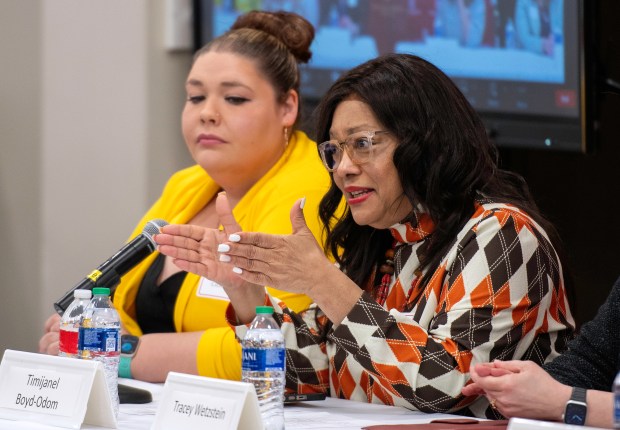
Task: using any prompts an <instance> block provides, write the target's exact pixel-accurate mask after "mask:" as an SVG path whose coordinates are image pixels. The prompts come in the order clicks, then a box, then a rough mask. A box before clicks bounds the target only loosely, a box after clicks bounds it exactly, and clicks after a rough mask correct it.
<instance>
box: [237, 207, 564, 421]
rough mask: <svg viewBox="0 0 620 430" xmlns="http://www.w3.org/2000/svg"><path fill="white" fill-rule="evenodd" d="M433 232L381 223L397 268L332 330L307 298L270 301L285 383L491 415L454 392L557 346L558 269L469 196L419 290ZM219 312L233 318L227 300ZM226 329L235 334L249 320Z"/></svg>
mask: <svg viewBox="0 0 620 430" xmlns="http://www.w3.org/2000/svg"><path fill="white" fill-rule="evenodd" d="M433 228H434V227H433V224H432V222H431V221H430V218H429V217H428V216H426V215H425V214H418V215H416V219H415V220H414V221H413V222H410V223H406V224H398V225H395V226H393V227H392V228H391V229H390V230H391V232H392V235H393V236H394V239H395V240H396V241H397V246H396V251H395V260H396V261H395V266H396V267H395V269H396V272H395V274H394V275H393V276H392V279H391V282H390V285H389V290H388V294H387V297H386V300H385V303H384V305H379V304H378V303H377V301H375V299H374V298H373V295H372V294H371V293H370V292H369V291H366V292H364V293H363V295H362V297H361V298H360V299H359V301H358V302H357V303H356V304H355V306H354V307H353V309H352V310H351V311H350V313H349V314H348V315H347V317H346V318H345V319H344V321H342V323H341V324H340V325H338V326H337V327H332V326H331V324H329V322H328V321H327V318H326V317H325V315H324V314H323V313H322V312H321V310H320V309H318V307H317V306H316V305H315V304H313V305H312V306H311V307H310V308H309V309H308V310H307V311H305V312H303V313H301V314H296V313H294V312H291V311H290V310H289V309H288V308H287V307H286V305H285V304H284V303H282V302H280V301H279V300H278V299H277V298H275V297H269V300H270V301H271V303H272V305H273V306H274V309H275V310H276V312H275V316H276V318H277V319H278V322H279V324H280V325H281V328H282V331H283V332H284V336H285V340H286V346H287V355H286V360H287V361H286V365H287V369H286V383H287V390H290V391H294V392H299V393H310V392H323V393H327V394H328V395H330V396H333V397H340V398H344V399H351V400H357V401H362V402H372V403H382V404H387V405H396V406H404V407H406V408H409V409H417V410H421V411H425V412H453V413H460V414H465V415H475V416H479V417H482V416H489V417H494V416H495V411H493V410H492V409H491V408H490V407H489V404H488V402H487V400H486V398H484V397H480V398H477V397H469V398H466V397H464V396H463V395H462V394H461V388H462V387H463V386H464V385H465V384H466V383H467V382H468V381H469V379H470V378H469V373H468V371H469V367H470V365H472V364H475V363H478V362H487V361H491V360H494V359H500V360H510V359H523V360H533V361H535V362H537V363H543V362H545V361H547V360H550V359H552V358H554V357H555V356H557V355H558V354H559V353H560V352H562V351H563V350H564V349H565V345H566V343H567V341H568V340H569V338H570V337H571V335H572V333H573V328H574V320H573V317H572V315H571V313H570V310H569V307H568V301H567V297H566V291H565V288H564V282H563V277H562V267H561V265H560V262H559V259H558V256H557V255H556V253H555V250H554V249H553V247H552V245H551V243H550V242H549V240H548V238H547V236H546V234H545V232H544V231H543V230H542V229H541V228H540V227H539V226H538V225H537V224H536V223H535V222H534V221H533V220H532V219H531V218H529V217H528V216H527V215H526V214H525V213H523V212H522V211H520V210H519V209H517V208H516V207H514V206H511V205H504V204H495V203H490V202H486V203H485V202H480V203H478V204H477V205H476V211H475V213H474V214H473V216H472V217H471V219H470V220H469V221H468V222H467V224H466V225H465V226H464V228H463V229H462V230H461V231H460V232H459V234H458V236H457V239H456V241H455V243H454V245H453V246H452V247H451V249H450V250H449V252H448V253H447V254H446V255H445V256H444V258H443V259H442V260H441V263H440V265H439V267H438V268H437V270H435V272H434V273H432V274H430V276H431V278H430V281H429V282H428V283H426V284H425V286H424V287H423V288H422V287H418V282H417V281H418V279H419V278H420V275H424V272H420V270H419V266H420V261H419V259H418V255H419V254H420V251H421V250H422V249H423V247H424V246H425V245H424V244H425V243H426V241H425V238H427V237H428V236H429V235H430V234H431V233H432V231H433ZM416 289H418V290H419V291H418V290H416ZM227 318H228V321H229V323H230V324H231V325H232V326H235V324H236V323H235V321H236V316H235V315H234V310H233V308H232V306H229V308H228V311H227ZM234 328H235V331H236V334H237V337H238V338H240V339H242V338H243V336H244V334H245V331H246V329H247V327H246V326H236V327H234Z"/></svg>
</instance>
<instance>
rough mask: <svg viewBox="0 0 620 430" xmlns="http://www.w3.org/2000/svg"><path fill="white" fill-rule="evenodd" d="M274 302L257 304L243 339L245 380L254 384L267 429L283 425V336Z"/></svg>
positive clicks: (280, 429)
mask: <svg viewBox="0 0 620 430" xmlns="http://www.w3.org/2000/svg"><path fill="white" fill-rule="evenodd" d="M272 314H273V308H272V307H271V306H257V307H256V317H255V318H254V321H252V324H251V325H250V328H249V330H248V332H247V333H246V335H245V337H244V339H243V342H242V350H243V353H242V357H243V358H242V366H241V367H242V370H241V373H242V377H241V378H242V381H243V382H250V383H252V384H254V388H255V389H256V395H257V396H258V405H259V407H260V411H261V416H262V419H263V425H264V427H265V430H283V429H284V384H285V373H286V372H285V370H286V369H285V348H284V336H283V335H282V332H281V331H280V327H279V326H278V324H277V323H276V321H275V320H274V319H273V316H272Z"/></svg>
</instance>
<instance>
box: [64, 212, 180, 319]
mask: <svg viewBox="0 0 620 430" xmlns="http://www.w3.org/2000/svg"><path fill="white" fill-rule="evenodd" d="M167 224H168V223H167V222H166V221H164V220H161V219H153V220H151V221H149V222H147V223H146V225H145V226H144V228H143V229H142V233H140V234H139V235H138V236H136V237H135V238H134V239H133V240H131V241H130V242H128V243H127V244H126V245H125V246H123V247H122V248H121V249H120V250H119V251H118V252H117V253H116V254H114V255H113V256H112V257H110V258H108V259H107V260H106V261H105V262H104V263H103V264H102V265H101V266H99V267H97V268H96V269H95V270H93V271H92V273H91V274H90V275H88V276H87V277H86V278H84V279H82V281H80V283H78V284H77V285H76V286H75V287H73V288H71V289H70V290H69V291H67V292H66V293H65V295H64V296H62V297H61V298H60V299H59V300H58V301H57V302H56V303H54V309H56V312H58V314H59V315H62V314H63V313H64V312H65V310H66V309H67V307H68V306H69V305H70V304H71V302H72V301H73V292H74V291H75V290H92V289H93V288H95V287H108V288H110V289H111V288H114V287H116V286H117V285H118V283H119V282H120V281H121V276H123V275H124V274H125V273H127V272H129V270H131V269H132V268H133V267H135V266H136V265H137V264H138V263H139V262H141V261H142V260H144V259H145V258H146V257H147V256H148V255H149V254H151V253H152V252H153V251H155V249H157V244H156V243H155V241H154V240H153V235H155V234H157V233H159V229H160V228H161V227H163V226H165V225H167Z"/></svg>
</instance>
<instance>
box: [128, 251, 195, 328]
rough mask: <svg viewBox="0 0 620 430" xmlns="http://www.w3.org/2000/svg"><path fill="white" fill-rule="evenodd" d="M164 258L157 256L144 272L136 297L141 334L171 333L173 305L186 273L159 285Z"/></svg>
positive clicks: (175, 275) (181, 273)
mask: <svg viewBox="0 0 620 430" xmlns="http://www.w3.org/2000/svg"><path fill="white" fill-rule="evenodd" d="M164 258H165V256H164V255H162V254H159V255H158V256H157V257H156V258H155V261H153V264H151V266H150V267H149V268H148V270H147V271H146V273H145V275H144V278H143V279H142V283H140V288H139V289H138V295H137V296H136V319H137V321H138V325H139V326H140V329H141V330H142V333H144V334H147V333H173V332H175V331H176V330H175V328H174V304H175V303H176V300H177V295H178V294H179V290H180V289H181V284H183V281H184V280H185V276H186V275H187V272H179V273H175V274H174V275H172V276H170V277H169V278H168V279H166V280H165V281H164V282H162V284H161V285H157V278H158V277H159V274H160V273H161V271H162V269H163V267H164Z"/></svg>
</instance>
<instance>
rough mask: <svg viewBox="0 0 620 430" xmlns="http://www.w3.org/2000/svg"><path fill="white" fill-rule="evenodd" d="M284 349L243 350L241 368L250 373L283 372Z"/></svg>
mask: <svg viewBox="0 0 620 430" xmlns="http://www.w3.org/2000/svg"><path fill="white" fill-rule="evenodd" d="M284 356H285V353H284V348H273V349H264V348H244V349H243V359H242V361H241V367H242V369H243V370H248V371H251V372H263V371H266V370H284Z"/></svg>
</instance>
